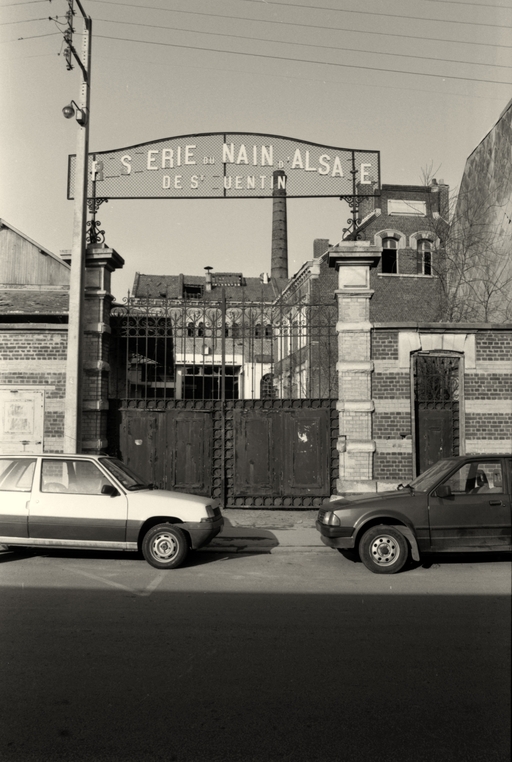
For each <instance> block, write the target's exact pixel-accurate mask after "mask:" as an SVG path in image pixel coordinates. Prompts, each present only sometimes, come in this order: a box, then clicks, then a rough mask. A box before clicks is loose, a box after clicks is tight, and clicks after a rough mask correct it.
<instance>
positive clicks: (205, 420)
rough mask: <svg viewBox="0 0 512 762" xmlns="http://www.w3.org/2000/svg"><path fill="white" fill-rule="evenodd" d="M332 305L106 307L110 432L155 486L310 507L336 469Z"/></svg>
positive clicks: (232, 502)
mask: <svg viewBox="0 0 512 762" xmlns="http://www.w3.org/2000/svg"><path fill="white" fill-rule="evenodd" d="M336 315H337V313H336V305H335V304H334V303H333V304H329V305H325V304H311V303H310V302H307V301H305V300H303V301H298V302H297V301H295V302H293V303H291V302H290V301H289V300H287V301H285V300H284V299H279V300H276V302H274V303H273V304H269V303H266V302H263V301H261V302H258V303H256V302H254V301H253V302H250V303H248V302H247V303H244V302H243V301H241V302H240V303H237V304H232V303H230V304H226V300H225V297H223V298H221V299H220V300H217V301H213V300H211V301H208V300H204V299H203V300H199V299H192V298H191V299H190V300H189V301H188V302H187V301H182V300H180V301H178V300H167V299H162V300H146V301H144V302H141V300H131V301H130V300H129V301H128V303H127V305H126V306H124V307H116V308H115V309H114V310H113V311H112V315H111V324H112V349H113V353H112V357H111V389H110V398H111V410H112V415H111V425H110V434H109V442H112V443H113V445H114V449H115V450H116V451H117V453H118V454H119V455H120V456H121V457H122V458H123V460H124V461H125V462H126V463H128V464H129V465H131V466H132V467H133V468H134V469H135V470H136V471H138V472H139V473H141V475H143V476H145V477H146V478H147V479H149V480H150V481H152V482H153V483H155V484H156V485H158V486H160V487H162V488H168V489H176V490H181V491H187V492H194V493H197V494H204V495H212V496H214V497H216V498H218V499H219V500H220V501H221V502H222V504H223V505H224V506H226V507H244V506H255V505H256V506H269V507H277V506H279V507H293V506H295V507H310V506H315V505H318V504H320V503H321V502H322V501H323V500H324V499H325V498H326V497H329V496H330V495H331V494H332V493H333V492H334V486H335V480H336V477H337V470H338V454H337V449H336V443H337V437H338V414H337V411H336V401H337V374H336V360H337V341H336V331H335V324H336Z"/></svg>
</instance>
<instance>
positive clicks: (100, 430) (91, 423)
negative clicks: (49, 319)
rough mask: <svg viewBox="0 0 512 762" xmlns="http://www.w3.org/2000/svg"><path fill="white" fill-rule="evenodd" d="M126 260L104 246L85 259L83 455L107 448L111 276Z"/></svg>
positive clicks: (90, 250) (112, 298)
mask: <svg viewBox="0 0 512 762" xmlns="http://www.w3.org/2000/svg"><path fill="white" fill-rule="evenodd" d="M123 265H124V259H123V258H122V257H121V256H120V255H119V254H118V253H117V251H115V250H114V249H110V248H108V247H107V246H105V245H96V246H89V247H88V248H87V252H86V260H85V267H86V270H85V306H84V321H83V330H84V349H83V373H84V375H83V385H82V389H83V396H82V452H88V453H96V454H97V453H99V452H100V451H101V450H105V448H106V447H107V444H108V443H107V416H108V374H109V371H110V366H109V364H108V356H109V345H110V309H111V306H112V302H113V300H114V297H113V296H112V294H111V274H112V273H113V271H114V270H118V269H120V268H121V267H123Z"/></svg>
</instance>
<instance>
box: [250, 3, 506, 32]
mask: <svg viewBox="0 0 512 762" xmlns="http://www.w3.org/2000/svg"><path fill="white" fill-rule="evenodd" d="M238 2H240V3H258V5H261V0H238ZM264 2H265V5H284V6H285V7H293V8H308V9H312V10H314V11H331V12H333V11H334V12H335V13H357V14H359V15H361V16H384V17H385V18H392V19H411V20H412V21H439V22H441V23H442V24H464V25H465V26H489V27H493V28H498V29H512V26H505V25H504V24H481V23H480V22H478V21H459V20H457V21H452V20H451V19H427V18H425V17H424V16H405V15H404V14H402V13H379V12H378V11H354V10H349V9H348V8H327V7H325V6H323V5H300V4H298V3H283V2H281V0H264Z"/></svg>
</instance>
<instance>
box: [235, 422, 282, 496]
mask: <svg viewBox="0 0 512 762" xmlns="http://www.w3.org/2000/svg"><path fill="white" fill-rule="evenodd" d="M274 422H275V416H274V415H272V414H271V413H269V411H268V410H264V409H256V410H254V409H253V410H235V411H234V415H233V427H234V451H235V457H234V460H235V466H234V492H235V495H252V494H258V495H271V494H272V493H273V491H274V490H275V484H274V481H275V479H274V467H273V464H274V463H275V456H274V453H273V443H274V434H275V432H274Z"/></svg>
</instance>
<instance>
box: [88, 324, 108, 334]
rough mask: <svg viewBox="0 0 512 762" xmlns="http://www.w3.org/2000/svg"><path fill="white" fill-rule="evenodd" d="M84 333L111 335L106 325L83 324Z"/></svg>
mask: <svg viewBox="0 0 512 762" xmlns="http://www.w3.org/2000/svg"><path fill="white" fill-rule="evenodd" d="M84 331H85V333H112V330H111V328H110V326H109V325H107V324H106V323H85V325H84Z"/></svg>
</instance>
